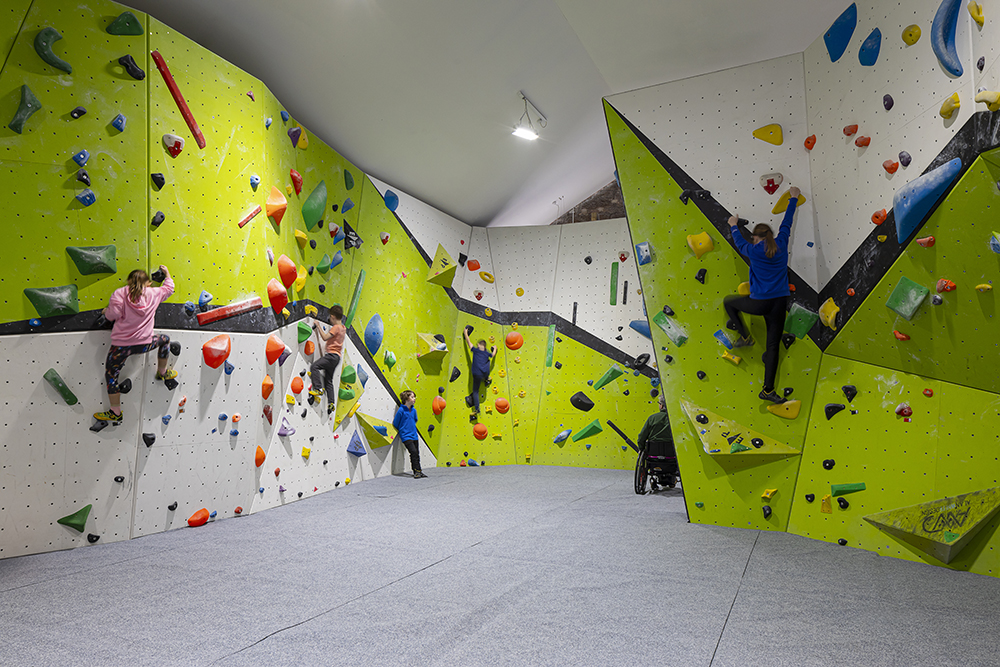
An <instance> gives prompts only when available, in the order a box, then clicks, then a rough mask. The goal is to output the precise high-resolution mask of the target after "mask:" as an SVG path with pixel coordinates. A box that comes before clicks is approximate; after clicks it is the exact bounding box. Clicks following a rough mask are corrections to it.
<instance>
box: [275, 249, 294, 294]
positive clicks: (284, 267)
mask: <svg viewBox="0 0 1000 667" xmlns="http://www.w3.org/2000/svg"><path fill="white" fill-rule="evenodd" d="M298 275H299V272H298V269H296V268H295V262H293V261H292V260H291V259H290V258H289V257H288V255H282V256H281V257H279V258H278V277H280V278H281V284H282V285H284V286H285V287H286V288H288V287H291V286H292V284H293V283H294V282H295V279H296V278H297V277H298Z"/></svg>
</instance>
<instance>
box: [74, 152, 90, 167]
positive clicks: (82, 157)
mask: <svg viewBox="0 0 1000 667" xmlns="http://www.w3.org/2000/svg"><path fill="white" fill-rule="evenodd" d="M89 159H90V153H89V152H87V149H83V150H82V151H80V152H79V153H77V154H76V155H74V156H73V162H76V163H77V164H78V165H80V166H81V167H82V166H83V165H85V164H87V160H89Z"/></svg>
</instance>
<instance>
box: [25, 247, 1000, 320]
mask: <svg viewBox="0 0 1000 667" xmlns="http://www.w3.org/2000/svg"><path fill="white" fill-rule="evenodd" d="M990 250H992V251H993V252H995V253H996V254H998V255H1000V235H998V234H997V233H996V232H993V235H992V236H990ZM36 321H37V320H32V322H36ZM29 324H30V322H29ZM32 326H35V325H32Z"/></svg>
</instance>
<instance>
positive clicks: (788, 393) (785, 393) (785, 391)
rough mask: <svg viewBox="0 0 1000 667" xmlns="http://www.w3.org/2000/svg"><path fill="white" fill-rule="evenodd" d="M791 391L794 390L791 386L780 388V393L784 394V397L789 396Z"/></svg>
mask: <svg viewBox="0 0 1000 667" xmlns="http://www.w3.org/2000/svg"><path fill="white" fill-rule="evenodd" d="M793 391H795V389H794V388H793V387H785V388H784V389H782V390H781V393H782V394H784V396H785V398H788V397H789V396H791V395H792V392H793Z"/></svg>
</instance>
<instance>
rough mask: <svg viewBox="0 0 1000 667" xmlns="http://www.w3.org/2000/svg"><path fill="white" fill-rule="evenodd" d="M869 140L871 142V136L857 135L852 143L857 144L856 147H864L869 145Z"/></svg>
mask: <svg viewBox="0 0 1000 667" xmlns="http://www.w3.org/2000/svg"><path fill="white" fill-rule="evenodd" d="M871 142H872V138H871V137H866V136H864V135H858V138H857V139H855V140H854V145H855V146H857V147H858V148H864V147H866V146H868V145H870V144H871Z"/></svg>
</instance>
